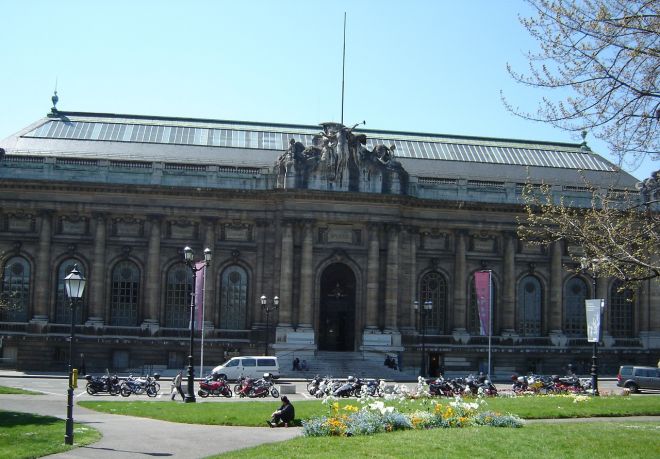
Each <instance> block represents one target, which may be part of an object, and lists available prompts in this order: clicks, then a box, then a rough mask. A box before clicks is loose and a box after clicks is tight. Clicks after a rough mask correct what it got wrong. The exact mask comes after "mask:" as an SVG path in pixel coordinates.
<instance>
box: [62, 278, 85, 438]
mask: <svg viewBox="0 0 660 459" xmlns="http://www.w3.org/2000/svg"><path fill="white" fill-rule="evenodd" d="M86 283H87V281H86V280H85V277H84V276H83V275H82V274H80V271H78V265H73V269H71V272H70V273H69V275H68V276H66V277H65V278H64V289H65V290H66V294H67V296H68V297H69V304H70V306H71V336H70V338H69V339H70V341H69V389H68V390H67V404H66V431H65V433H64V443H65V444H67V445H73V385H74V380H73V364H72V362H73V341H74V339H75V337H76V322H75V321H76V303H77V302H79V301H80V300H81V298H82V295H83V291H84V290H85V284H86Z"/></svg>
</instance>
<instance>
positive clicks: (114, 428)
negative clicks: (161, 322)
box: [0, 395, 302, 459]
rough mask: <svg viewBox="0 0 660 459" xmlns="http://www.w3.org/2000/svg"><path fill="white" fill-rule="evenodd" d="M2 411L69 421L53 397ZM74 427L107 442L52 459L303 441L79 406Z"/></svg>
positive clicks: (286, 433)
mask: <svg viewBox="0 0 660 459" xmlns="http://www.w3.org/2000/svg"><path fill="white" fill-rule="evenodd" d="M0 406H2V409H3V410H9V411H20V412H28V413H36V414H41V415H45V416H54V417H58V418H64V417H65V414H64V413H66V411H65V407H66V400H65V399H64V398H60V397H54V396H49V395H42V396H39V397H34V396H29V395H0ZM74 421H75V422H76V423H82V424H87V425H89V426H90V427H93V428H95V429H98V430H99V431H100V432H101V434H102V435H103V438H101V440H100V441H98V442H97V443H93V444H91V445H88V446H82V447H77V448H74V449H72V450H70V451H67V452H65V453H59V454H54V455H51V456H48V457H52V458H80V459H88V458H90V457H94V458H95V459H96V458H98V459H106V458H107V459H110V458H113V459H116V458H122V459H123V458H139V457H153V456H169V457H174V458H181V459H198V458H202V457H207V456H211V455H214V454H220V453H224V452H228V451H234V450H237V449H242V448H248V447H250V446H257V445H261V444H264V443H273V442H279V441H284V440H289V439H291V438H295V437H297V436H299V435H301V430H302V429H301V428H299V427H290V428H280V429H269V428H267V427H263V428H261V427H226V426H205V425H195V424H179V423H174V422H166V421H158V420H154V419H146V418H135V417H131V416H120V415H111V414H105V413H99V412H97V411H91V410H87V409H85V408H83V407H81V406H78V405H76V406H75V408H74ZM74 434H75V432H74ZM62 441H64V431H62ZM74 443H75V437H74Z"/></svg>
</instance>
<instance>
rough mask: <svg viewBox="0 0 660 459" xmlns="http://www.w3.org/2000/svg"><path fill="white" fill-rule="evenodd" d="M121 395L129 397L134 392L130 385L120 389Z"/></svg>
mask: <svg viewBox="0 0 660 459" xmlns="http://www.w3.org/2000/svg"><path fill="white" fill-rule="evenodd" d="M120 393H121V396H122V397H128V396H129V395H131V394H132V393H133V392H132V391H131V389H130V387H128V386H122V387H121V390H120Z"/></svg>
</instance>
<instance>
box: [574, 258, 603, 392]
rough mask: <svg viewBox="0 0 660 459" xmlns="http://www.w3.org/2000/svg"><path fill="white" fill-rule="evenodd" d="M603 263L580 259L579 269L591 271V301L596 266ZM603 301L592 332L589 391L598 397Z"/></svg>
mask: <svg viewBox="0 0 660 459" xmlns="http://www.w3.org/2000/svg"><path fill="white" fill-rule="evenodd" d="M603 261H605V260H604V259H599V258H594V259H588V258H584V257H583V258H581V259H580V267H581V268H582V271H583V272H586V271H591V273H592V278H591V279H592V295H591V298H592V299H593V300H597V299H598V298H597V294H596V279H597V278H598V265H599V264H600V263H602V262H603ZM603 301H604V300H602V299H601V301H600V304H598V306H597V307H598V311H597V313H596V315H595V318H596V319H597V324H596V327H595V330H594V333H593V334H594V335H595V336H594V339H593V343H594V347H593V352H592V354H591V389H592V391H593V394H594V396H596V397H598V396H599V395H600V393H599V392H598V341H599V340H600V322H601V313H602V307H603ZM586 310H587V312H589V306H586ZM586 319H587V339H589V335H590V333H589V325H590V324H589V317H588V316H587V318H586Z"/></svg>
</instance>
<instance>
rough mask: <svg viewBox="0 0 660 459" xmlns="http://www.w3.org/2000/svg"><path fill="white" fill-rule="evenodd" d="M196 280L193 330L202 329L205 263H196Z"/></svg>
mask: <svg viewBox="0 0 660 459" xmlns="http://www.w3.org/2000/svg"><path fill="white" fill-rule="evenodd" d="M195 269H198V270H199V271H197V278H196V279H195V281H196V282H195V307H196V310H195V330H202V329H203V328H204V286H205V284H206V282H205V281H206V263H205V262H203V261H199V262H197V264H196V265H195Z"/></svg>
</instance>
